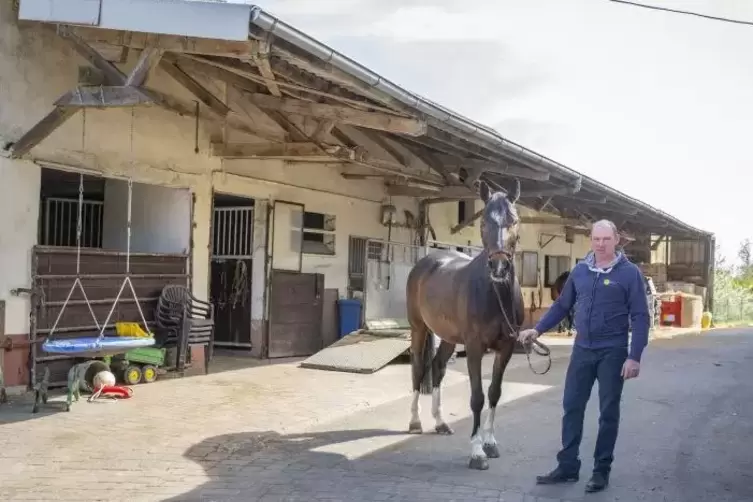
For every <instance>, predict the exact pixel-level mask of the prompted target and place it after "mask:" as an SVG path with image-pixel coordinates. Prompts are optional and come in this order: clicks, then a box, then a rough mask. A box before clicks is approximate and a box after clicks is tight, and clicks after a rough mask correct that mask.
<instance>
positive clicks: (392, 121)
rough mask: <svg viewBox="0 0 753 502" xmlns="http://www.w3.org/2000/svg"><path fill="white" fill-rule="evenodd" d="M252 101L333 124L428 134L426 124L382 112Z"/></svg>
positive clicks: (283, 100) (271, 99) (264, 99)
mask: <svg viewBox="0 0 753 502" xmlns="http://www.w3.org/2000/svg"><path fill="white" fill-rule="evenodd" d="M249 98H250V99H251V101H252V102H253V103H254V104H255V105H256V106H258V107H259V108H261V109H263V110H274V111H279V112H284V113H292V114H296V115H303V116H306V117H316V118H319V119H325V120H333V121H335V122H338V123H344V124H350V125H355V126H359V127H365V128H368V129H376V130H381V131H387V132H393V133H399V134H407V135H410V136H421V135H422V134H425V133H426V122H423V121H421V120H418V119H409V118H405V117H400V116H397V115H388V114H386V113H382V112H365V111H361V110H355V109H353V108H351V107H347V106H342V105H330V104H324V103H311V102H308V101H303V100H299V99H290V98H276V97H274V96H269V95H267V94H250V95H249Z"/></svg>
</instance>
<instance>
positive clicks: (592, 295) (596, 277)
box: [588, 272, 601, 348]
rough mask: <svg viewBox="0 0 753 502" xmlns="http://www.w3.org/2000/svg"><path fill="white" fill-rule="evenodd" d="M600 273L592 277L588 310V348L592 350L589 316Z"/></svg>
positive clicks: (592, 307) (592, 308)
mask: <svg viewBox="0 0 753 502" xmlns="http://www.w3.org/2000/svg"><path fill="white" fill-rule="evenodd" d="M600 274H601V272H596V276H595V277H594V282H593V284H592V285H591V305H590V308H589V309H588V346H589V347H591V348H593V339H592V338H591V314H592V313H593V310H594V293H595V292H596V283H597V282H599V275H600Z"/></svg>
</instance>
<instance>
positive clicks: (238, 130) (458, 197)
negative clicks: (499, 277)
mask: <svg viewBox="0 0 753 502" xmlns="http://www.w3.org/2000/svg"><path fill="white" fill-rule="evenodd" d="M0 28H2V30H3V34H4V42H5V43H4V44H3V45H2V47H0V69H1V71H2V75H3V82H4V84H5V85H4V91H5V92H4V93H3V95H2V96H0V100H2V101H1V102H0V174H1V175H2V178H3V183H2V185H0V200H2V201H3V202H2V204H3V213H4V219H3V223H2V226H0V243H1V244H0V253H2V257H3V260H2V261H0V267H2V271H1V273H0V308H1V309H2V320H0V343H1V344H2V346H3V347H4V350H3V351H2V352H3V353H2V354H1V355H0V364H2V369H3V373H4V375H5V380H6V385H9V386H27V385H30V384H32V383H33V382H35V381H37V380H38V378H39V375H40V373H41V369H42V368H46V369H48V370H49V371H50V372H52V373H53V374H54V375H56V377H53V380H54V381H57V382H58V383H59V382H61V381H62V380H61V379H62V378H63V377H64V374H65V372H66V371H67V368H68V367H70V364H71V358H69V357H61V356H52V355H49V354H45V353H43V352H42V351H41V350H40V347H41V342H42V341H43V340H44V339H46V338H47V337H50V336H75V335H77V334H83V333H91V332H93V331H96V328H102V326H103V324H106V325H104V328H103V329H111V328H112V325H113V323H114V322H115V321H133V322H140V316H141V313H143V314H144V317H145V318H146V321H147V323H150V322H152V317H151V316H153V311H154V308H155V305H156V302H157V298H158V297H159V294H160V291H161V290H162V288H163V287H165V286H167V285H171V284H177V285H185V286H188V287H189V288H190V290H191V291H192V293H193V294H194V295H195V296H196V297H197V298H199V299H205V300H209V301H210V302H211V303H212V304H213V307H214V316H215V317H214V319H215V337H214V345H215V348H216V349H217V350H216V351H215V352H216V353H221V352H222V351H221V350H220V349H226V350H232V351H233V352H234V353H236V354H238V353H242V354H247V355H250V356H253V357H257V358H281V357H299V356H307V355H310V354H313V353H314V352H316V351H318V350H319V349H321V348H322V347H325V346H327V345H329V344H330V343H332V342H333V341H334V340H336V338H337V336H338V327H337V315H336V304H337V300H338V299H339V298H355V297H357V298H362V299H363V302H364V308H363V317H364V319H366V320H374V319H381V318H401V317H404V308H405V307H404V286H405V284H404V283H405V276H406V274H407V270H409V268H410V266H412V264H413V263H415V261H416V260H417V259H418V258H419V257H420V256H422V255H423V254H424V253H427V252H431V251H430V250H431V249H434V248H437V247H444V248H458V249H461V250H463V251H465V252H469V253H471V254H473V253H474V252H476V251H477V249H478V245H479V242H480V239H479V229H478V225H477V223H476V220H477V217H478V214H479V210H480V209H481V202H480V201H478V196H477V182H478V181H479V180H480V179H483V180H484V181H486V182H487V183H489V184H490V185H491V186H492V187H493V188H495V189H497V190H506V189H507V187H510V186H511V185H510V183H512V182H514V181H515V180H518V181H520V183H521V187H522V196H521V200H520V205H521V209H520V214H521V216H522V221H523V234H522V240H521V247H520V252H519V258H518V259H519V263H518V273H519V277H520V280H521V284H522V285H523V287H524V291H525V297H526V305H527V307H528V309H529V311H530V316H529V317H530V318H529V319H527V322H533V321H534V320H535V319H536V318H537V317H538V316H539V315H540V314H541V312H542V311H543V310H544V309H546V308H547V307H548V305H549V304H550V303H551V300H550V295H549V292H548V288H549V286H550V285H551V283H552V282H553V280H554V278H556V277H557V275H559V273H561V272H562V271H564V270H566V269H568V268H570V267H572V265H573V264H574V263H575V262H576V260H578V259H580V258H582V257H583V256H584V255H585V253H586V251H587V249H588V240H587V232H588V228H589V224H590V223H591V222H592V221H594V220H595V219H599V218H602V217H608V218H610V219H613V220H614V221H615V222H616V223H617V225H618V226H619V227H620V229H621V230H622V231H623V232H624V235H625V239H626V242H629V244H628V245H627V246H626V250H627V251H628V252H629V253H630V254H631V257H633V259H635V260H637V261H638V262H642V263H646V264H650V263H651V262H652V257H653V259H654V261H656V260H663V261H664V263H665V265H666V266H665V268H664V270H665V273H666V281H671V280H683V281H689V282H692V283H695V284H697V285H698V286H700V287H706V288H709V289H708V293H707V303H708V305H711V302H712V298H711V293H710V291H711V289H710V284H711V278H712V277H713V274H712V273H711V267H712V265H713V249H714V244H713V236H712V235H711V234H709V233H707V232H703V231H701V230H698V229H695V228H693V227H691V226H689V225H687V224H685V223H683V222H681V221H678V220H677V219H675V218H673V217H672V216H670V215H668V214H665V213H663V212H661V211H659V210H658V209H655V208H653V207H651V206H649V205H647V204H644V203H642V202H640V201H637V200H635V199H633V198H631V197H629V196H627V195H625V194H622V193H620V192H617V191H616V190H613V189H611V188H609V187H607V186H605V185H603V184H601V183H599V182H598V181H596V180H594V179H591V178H589V177H586V176H583V175H582V174H580V173H578V172H577V171H575V170H573V169H570V168H568V167H566V166H563V165H561V164H559V163H557V162H555V161H553V160H551V159H548V158H546V157H544V156H542V155H539V154H537V153H535V152H533V151H530V150H528V149H526V148H524V147H522V146H520V145H517V144H515V143H513V142H511V141H509V140H507V139H505V138H503V137H501V136H500V135H499V134H498V133H497V132H495V131H494V130H492V129H490V128H488V127H485V126H483V125H481V124H478V123H476V122H473V121H472V120H470V119H468V118H465V117H463V116H461V115H459V114H456V113H454V112H452V111H450V110H447V109H446V108H444V107H441V106H439V105H437V104H435V103H432V102H431V101H429V100H427V99H425V98H422V97H421V96H418V95H416V94H415V93H412V92H410V91H409V90H406V89H403V88H401V87H399V86H398V85H397V84H394V83H392V82H390V81H389V80H387V79H385V78H383V77H381V76H379V75H377V74H376V73H374V72H372V71H371V70H369V69H368V68H365V67H364V66H362V65H360V64H359V63H357V62H355V61H353V60H351V59H349V58H348V57H347V56H345V55H343V54H340V53H338V52H336V51H335V50H334V49H332V48H329V47H327V46H326V45H324V44H322V43H321V42H319V41H317V40H315V39H313V38H311V37H310V36H308V35H306V34H305V33H302V32H300V31H298V30H296V29H295V28H293V27H291V26H289V25H287V24H286V23H284V22H283V21H281V20H279V19H276V18H274V17H273V16H271V15H270V14H268V13H266V12H264V11H262V10H261V9H259V8H257V7H254V6H251V5H245V4H227V3H218V2H201V1H193V0H175V1H172V2H159V1H156V0H153V1H152V0H138V1H137V0H129V1H112V0H99V1H94V2H92V1H91V0H47V1H44V2H41V1H36V0H19V1H17V2H3V3H2V4H1V5H0ZM129 208H130V211H129ZM79 215H80V216H79ZM129 216H130V218H129ZM129 220H130V232H131V238H130V249H127V245H126V244H127V242H128V239H127V232H128V221H129ZM79 222H80V223H81V240H80V245H81V246H80V252H79V248H78V246H77V239H76V235H77V227H78V224H79ZM662 246H663V247H662ZM687 249H690V250H691V251H687ZM678 250H680V251H678ZM660 255H661V256H660ZM127 277H128V278H130V280H131V282H132V284H133V286H134V287H133V290H134V291H133V293H134V294H131V293H130V292H129V291H126V292H125V293H122V294H120V290H121V289H122V288H121V286H122V284H123V281H124V280H125V278H127ZM77 280H78V281H80V284H81V290H76V291H75V292H74V293H73V294H72V296H71V297H70V298H68V297H67V296H66V295H67V293H68V292H69V291H71V287H72V285H73V284H74V282H75V281H77ZM81 291H84V292H85V293H86V294H85V295H84V294H82V292H81ZM119 294H120V296H119ZM116 299H118V301H117V303H116V302H115V300H116ZM64 309H65V310H64ZM61 310H64V313H63V314H62V315H60V312H61ZM105 321H106V322H105Z"/></svg>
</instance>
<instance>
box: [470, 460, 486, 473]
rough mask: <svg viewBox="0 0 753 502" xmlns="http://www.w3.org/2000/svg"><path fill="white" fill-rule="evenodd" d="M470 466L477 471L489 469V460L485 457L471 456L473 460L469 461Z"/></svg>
mask: <svg viewBox="0 0 753 502" xmlns="http://www.w3.org/2000/svg"><path fill="white" fill-rule="evenodd" d="M468 468H469V469H475V470H477V471H485V470H487V469H489V461H488V460H486V458H484V457H471V461H470V462H468Z"/></svg>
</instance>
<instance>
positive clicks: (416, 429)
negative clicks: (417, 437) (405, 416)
mask: <svg viewBox="0 0 753 502" xmlns="http://www.w3.org/2000/svg"><path fill="white" fill-rule="evenodd" d="M423 432H424V428H423V427H421V422H411V423H410V425H408V434H422V433H423Z"/></svg>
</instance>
